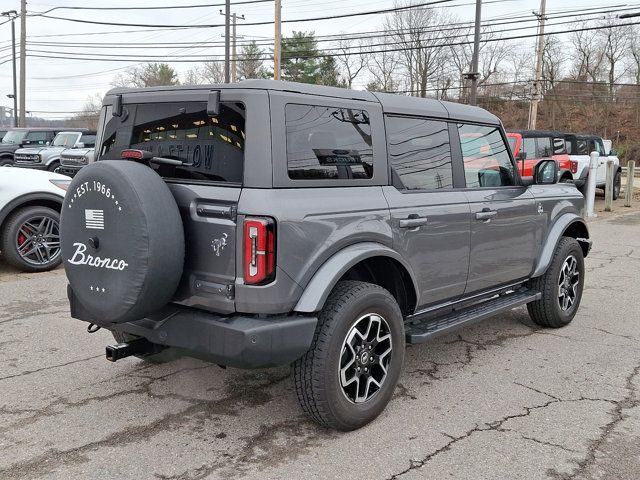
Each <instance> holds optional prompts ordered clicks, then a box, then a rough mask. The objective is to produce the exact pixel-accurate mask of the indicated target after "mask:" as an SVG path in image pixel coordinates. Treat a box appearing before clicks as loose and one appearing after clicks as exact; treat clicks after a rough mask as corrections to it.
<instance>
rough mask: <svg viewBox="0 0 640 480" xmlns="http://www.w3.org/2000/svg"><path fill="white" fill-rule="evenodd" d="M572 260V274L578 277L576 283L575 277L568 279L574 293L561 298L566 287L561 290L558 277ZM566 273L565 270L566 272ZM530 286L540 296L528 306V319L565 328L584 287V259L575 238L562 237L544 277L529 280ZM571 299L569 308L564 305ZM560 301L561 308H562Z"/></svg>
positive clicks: (573, 313)
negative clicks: (575, 282) (573, 266)
mask: <svg viewBox="0 0 640 480" xmlns="http://www.w3.org/2000/svg"><path fill="white" fill-rule="evenodd" d="M571 258H573V259H575V271H576V272H577V274H578V277H577V280H576V277H573V276H571V275H568V276H569V278H570V283H573V282H574V280H576V281H577V284H576V285H575V289H574V290H573V294H571V292H569V291H564V292H563V296H562V297H560V293H561V291H560V289H561V288H563V289H564V287H565V286H567V284H564V283H563V286H562V287H561V285H560V276H561V273H562V270H563V269H565V264H566V262H570V263H571V261H570V259H571ZM566 268H568V267H566ZM568 271H569V270H566V272H568ZM566 272H565V273H566ZM530 285H531V288H532V289H534V290H537V291H539V292H540V293H541V294H542V298H540V300H536V301H535V302H531V303H529V304H528V305H527V309H528V310H529V316H530V317H531V319H532V320H533V321H534V322H535V323H537V324H538V325H540V326H542V327H551V328H560V327H564V326H565V325H568V324H569V323H570V322H571V320H573V317H574V316H575V314H576V312H577V311H578V307H579V306H580V300H581V299H582V291H583V288H584V256H583V252H582V248H581V247H580V244H579V243H578V242H577V241H576V239H574V238H570V237H562V238H561V239H560V241H559V242H558V245H557V246H556V250H555V252H554V254H553V257H552V258H551V264H550V265H549V268H548V269H547V271H546V272H545V273H544V275H542V276H540V277H537V278H534V279H533V280H531V282H530ZM572 296H573V301H572V302H571V304H570V305H566V304H567V303H568V299H569V298H570V297H572ZM561 302H562V303H563V305H561ZM565 307H566V308H565Z"/></svg>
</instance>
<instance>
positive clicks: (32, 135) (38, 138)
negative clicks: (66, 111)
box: [24, 132, 49, 145]
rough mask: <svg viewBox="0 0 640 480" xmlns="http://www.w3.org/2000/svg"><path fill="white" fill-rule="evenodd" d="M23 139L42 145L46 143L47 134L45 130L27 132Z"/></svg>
mask: <svg viewBox="0 0 640 480" xmlns="http://www.w3.org/2000/svg"><path fill="white" fill-rule="evenodd" d="M24 139H25V140H28V141H30V142H31V143H36V144H39V145H44V144H45V143H47V140H48V139H49V135H48V133H47V132H29V133H27V135H26V136H25V137H24Z"/></svg>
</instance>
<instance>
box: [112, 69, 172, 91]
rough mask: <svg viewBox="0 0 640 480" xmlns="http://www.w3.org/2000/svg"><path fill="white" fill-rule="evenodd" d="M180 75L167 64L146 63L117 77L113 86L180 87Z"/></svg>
mask: <svg viewBox="0 0 640 480" xmlns="http://www.w3.org/2000/svg"><path fill="white" fill-rule="evenodd" d="M179 83H180V82H179V81H178V74H177V73H176V71H175V70H174V69H173V68H171V67H170V66H169V65H168V64H166V63H145V64H144V65H141V66H137V67H131V68H129V69H128V70H126V71H125V72H124V73H121V74H119V75H117V76H116V77H115V78H114V79H113V81H112V82H111V84H112V85H113V86H115V87H136V88H143V87H158V86H164V85H178V84H179Z"/></svg>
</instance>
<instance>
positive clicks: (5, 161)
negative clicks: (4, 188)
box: [0, 158, 13, 167]
mask: <svg viewBox="0 0 640 480" xmlns="http://www.w3.org/2000/svg"><path fill="white" fill-rule="evenodd" d="M7 165H13V160H12V159H10V158H0V167H5V166H7Z"/></svg>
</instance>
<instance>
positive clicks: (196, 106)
mask: <svg viewBox="0 0 640 480" xmlns="http://www.w3.org/2000/svg"><path fill="white" fill-rule="evenodd" d="M125 107H126V111H127V112H128V117H126V118H125V119H123V118H122V117H114V116H112V115H111V116H109V115H108V112H107V116H106V117H105V122H104V123H105V126H104V129H103V132H102V135H101V138H102V140H101V142H102V145H101V146H100V158H101V159H103V160H109V159H119V158H120V154H121V152H122V150H124V149H127V148H132V149H139V150H146V151H149V152H151V153H153V154H154V156H156V157H164V158H170V159H174V160H182V161H183V162H184V165H182V166H169V165H158V164H153V166H154V168H157V170H158V173H159V174H160V175H161V176H162V177H164V178H171V179H192V180H211V181H217V182H234V183H241V182H242V172H243V163H244V145H245V131H244V106H243V105H241V104H222V105H220V113H219V114H218V115H216V116H209V115H208V114H207V104H206V102H184V103H153V104H151V103H149V104H146V103H145V104H138V105H136V104H129V105H126V106H125ZM131 118H132V119H133V121H131V120H129V119H131Z"/></svg>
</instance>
